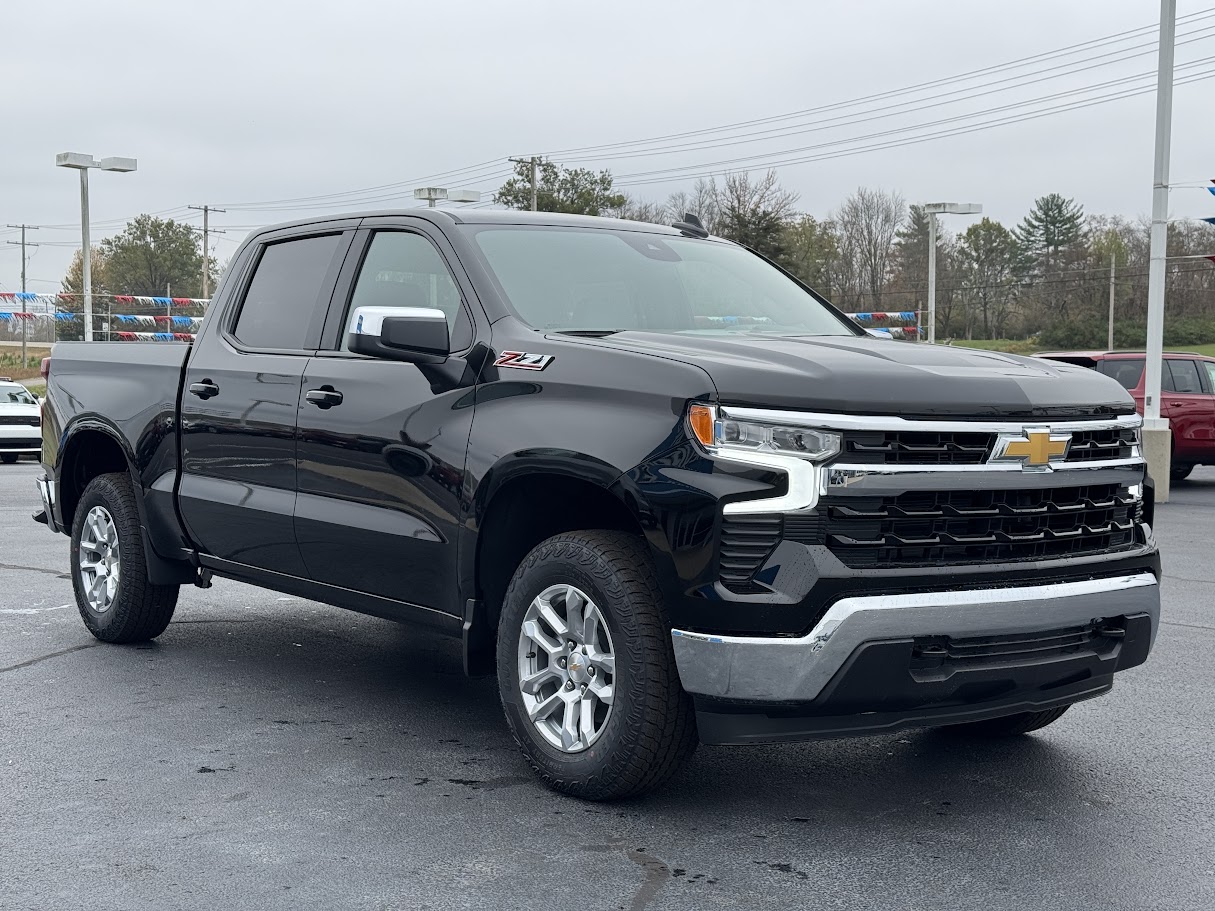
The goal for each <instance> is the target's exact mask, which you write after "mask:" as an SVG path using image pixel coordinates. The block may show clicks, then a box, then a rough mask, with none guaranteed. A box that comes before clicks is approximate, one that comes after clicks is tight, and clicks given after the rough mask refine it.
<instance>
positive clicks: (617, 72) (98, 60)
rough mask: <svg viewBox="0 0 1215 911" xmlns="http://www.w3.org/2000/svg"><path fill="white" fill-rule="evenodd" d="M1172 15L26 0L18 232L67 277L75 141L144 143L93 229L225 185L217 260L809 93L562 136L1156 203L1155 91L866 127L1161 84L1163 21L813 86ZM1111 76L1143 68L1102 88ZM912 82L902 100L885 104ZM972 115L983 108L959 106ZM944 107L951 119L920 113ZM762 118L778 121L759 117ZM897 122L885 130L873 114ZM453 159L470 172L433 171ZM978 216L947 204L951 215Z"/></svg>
mask: <svg viewBox="0 0 1215 911" xmlns="http://www.w3.org/2000/svg"><path fill="white" fill-rule="evenodd" d="M1178 7H1179V9H1178V15H1179V17H1180V21H1179V25H1178V33H1179V37H1178V48H1177V61H1178V65H1179V68H1178V73H1177V79H1178V80H1179V81H1180V80H1182V79H1184V78H1186V77H1187V76H1198V77H1201V76H1204V75H1205V74H1207V73H1210V74H1211V75H1212V76H1215V62H1212V63H1209V64H1202V63H1198V64H1197V65H1196V66H1192V67H1189V68H1183V67H1182V65H1183V64H1186V63H1189V62H1191V61H1200V60H1201V59H1202V58H1213V61H1215V0H1213V2H1212V3H1207V2H1206V0H1179V2H1178ZM1208 10H1210V11H1209V12H1207V11H1208ZM1158 16H1159V4H1158V3H1157V2H1155V0H1019V2H1017V3H1006V2H1000V3H997V2H995V0H799V2H777V0H770V2H760V0H750V2H741V0H736V2H725V0H695V2H683V0H679V2H670V0H662V2H658V0H645V2H634V0H615V2H608V3H604V2H599V3H583V2H578V0H533V2H531V3H526V4H520V3H509V4H508V3H502V2H490V0H446V2H433V0H432V2H425V3H416V2H408V0H395V2H391V0H344V2H342V3H333V2H325V3H315V2H301V0H293V2H268V0H256V2H255V0H237V2H233V0H209V2H207V3H198V2H187V0H177V2H165V0H144V2H135V0H108V2H103V3H99V2H96V0H88V2H81V0H57V2H54V3H51V2H44V0H5V2H4V9H3V13H0V21H3V26H4V28H3V32H4V35H5V42H4V45H5V47H4V51H3V53H0V77H2V78H0V82H2V84H3V85H4V87H5V89H4V95H3V103H2V104H0V115H2V118H3V119H2V120H0V130H2V131H3V142H0V239H3V240H13V239H15V238H16V232H14V231H13V230H11V229H6V228H3V227H2V225H3V224H5V223H10V222H13V223H17V222H26V223H29V224H40V225H47V226H48V227H45V228H43V229H42V230H40V231H35V232H31V235H30V237H31V239H32V240H36V241H38V242H39V243H43V244H44V245H43V246H41V247H38V248H37V249H36V251H35V252H34V253H33V258H32V259H31V261H30V266H29V276H30V283H29V290H31V291H56V290H58V283H59V280H60V279H61V278H62V276H63V274H64V271H65V269H66V267H67V265H68V262H69V260H70V257H71V253H72V247H73V245H78V244H79V241H80V229H79V219H80V209H79V205H80V201H79V193H78V183H77V177H76V174H75V173H74V172H68V171H66V170H64V169H58V168H55V167H54V166H53V162H54V157H55V153H57V152H62V151H78V152H86V153H92V154H94V155H96V156H97V157H103V156H109V155H116V156H130V157H135V158H138V160H139V170H138V172H136V173H133V174H108V173H101V172H96V171H94V172H92V175H91V182H92V196H91V200H92V223H93V239H94V242H96V241H97V240H98V239H99V238H101V237H103V236H105V235H107V234H111V233H114V232H115V231H117V230H119V229H120V228H121V226H122V224H123V223H124V222H125V221H126V220H127V219H128V218H130V217H132V216H134V215H136V214H138V213H140V212H157V213H160V212H164V213H168V214H170V215H173V216H177V217H181V216H185V217H187V218H189V220H191V221H192V222H195V223H198V222H200V221H201V217H200V214H199V213H196V212H190V211H189V210H184V209H183V208H182V207H184V206H187V205H198V204H202V203H208V204H211V205H217V206H227V208H228V211H227V212H226V213H224V214H217V215H215V216H214V218H213V220H212V224H213V225H215V226H217V227H221V228H222V227H228V228H229V231H228V233H227V234H225V235H223V236H222V237H219V238H217V241H216V248H215V249H216V253H217V254H218V255H219V257H220V259H221V261H222V260H226V259H227V258H228V257H229V256H230V255H231V253H232V252H233V251H234V250H235V248H236V245H237V244H238V243H239V242H240V240H241V239H242V238H243V237H244V235H245V234H246V233H247V232H248V230H249V228H250V227H253V226H257V225H261V224H267V223H272V222H276V221H283V220H286V219H290V218H294V217H297V216H302V215H306V214H310V213H311V212H315V211H324V212H337V211H342V210H343V209H359V208H387V207H392V206H395V205H400V206H411V205H414V201H413V199H412V194H411V192H410V188H412V187H413V186H417V185H421V184H424V183H435V184H438V185H444V186H450V187H453V188H455V187H471V188H476V189H480V190H482V191H484V192H485V193H486V195H487V196H488V195H490V194H492V192H493V190H494V189H495V188H496V187H497V186H498V185H499V184H500V183H501V174H502V172H504V171H505V169H506V168H507V167H509V165H507V163H506V162H505V159H506V158H507V157H508V156H511V155H528V154H532V153H550V152H556V151H559V150H569V149H576V148H581V147H588V146H603V145H606V144H624V143H630V142H633V143H635V142H637V141H639V140H647V139H651V138H654V137H662V136H669V135H671V134H683V133H688V132H691V131H709V130H711V129H713V128H719V127H725V126H728V125H730V124H738V123H742V122H749V121H756V120H762V119H764V118H772V117H777V116H779V115H783V114H790V113H794V112H798V111H812V113H807V114H804V115H801V116H800V117H794V118H788V119H784V120H779V121H772V122H768V123H761V124H752V125H751V126H748V127H745V128H738V129H736V130H734V131H730V132H720V131H719V132H698V133H696V134H695V135H693V136H688V137H684V138H680V139H671V140H666V141H664V142H661V143H655V144H654V145H658V146H662V147H663V148H664V151H663V153H662V154H653V155H650V156H648V157H641V156H637V154H636V153H637V151H638V149H639V147H638V146H636V145H633V146H626V145H619V146H617V147H616V148H613V149H608V150H605V151H601V152H595V153H589V154H597V155H601V156H603V157H600V158H596V159H592V158H590V157H588V153H581V154H578V155H577V156H575V153H572V152H569V153H566V154H564V155H555V156H554V157H555V158H556V159H558V160H570V159H573V158H574V157H579V158H585V159H586V160H583V161H579V162H578V164H579V165H580V166H586V167H594V168H601V167H606V168H610V169H611V170H612V171H613V173H614V174H615V175H617V176H618V178H619V183H621V184H623V185H625V189H627V191H628V192H629V193H631V194H633V195H635V196H638V197H640V198H654V199H661V198H664V197H665V196H666V195H667V194H668V193H670V192H671V191H673V190H678V189H686V188H689V187H690V185H691V183H692V182H693V180H694V175H695V174H697V173H706V172H709V171H721V170H724V169H725V168H726V167H728V166H727V165H722V164H718V163H719V162H724V161H729V160H733V159H739V158H746V157H747V156H756V155H761V154H769V153H782V154H773V158H772V159H771V160H784V159H790V158H807V157H811V156H819V159H820V160H817V161H808V162H801V163H795V164H786V165H782V166H780V167H779V168H778V171H779V174H780V177H781V180H782V182H783V183H784V184H785V185H786V186H787V187H789V188H790V189H792V190H795V191H797V192H798V193H800V194H801V199H800V203H799V205H800V207H801V208H802V209H803V210H805V211H807V212H810V213H812V214H815V215H826V214H827V213H829V212H830V211H831V210H832V209H833V208H834V207H835V206H837V205H838V204H839V202H840V201H841V200H842V199H843V198H844V197H845V196H846V195H847V194H848V193H849V192H851V191H852V190H854V189H855V188H856V187H858V186H861V185H868V186H881V187H884V188H887V189H895V190H898V191H900V192H901V193H902V194H903V195H904V196H905V197H906V198H907V199H908V200H909V201H935V200H949V201H974V202H980V203H982V204H983V205H984V207H985V212H986V214H988V215H990V216H992V217H994V218H997V219H999V220H1001V221H1004V222H1006V223H1009V224H1013V223H1015V222H1016V221H1018V220H1019V219H1020V218H1021V216H1022V215H1023V214H1024V213H1025V211H1026V209H1027V208H1028V207H1029V205H1030V204H1031V203H1032V201H1033V200H1034V198H1035V197H1037V196H1040V195H1042V194H1045V193H1049V192H1059V193H1063V194H1065V195H1067V196H1073V197H1075V198H1076V199H1077V200H1079V201H1080V202H1081V203H1082V204H1083V205H1084V207H1085V209H1086V210H1087V211H1088V212H1092V213H1118V214H1124V215H1130V216H1138V215H1142V214H1145V213H1147V212H1148V210H1149V208H1150V197H1151V178H1152V148H1153V145H1152V131H1153V122H1154V110H1155V107H1154V95H1153V93H1152V92H1151V91H1149V92H1147V93H1146V94H1142V95H1138V96H1135V97H1131V98H1128V99H1125V100H1119V101H1114V102H1111V103H1105V104H1097V105H1093V106H1091V107H1088V108H1084V109H1078V110H1071V111H1067V112H1064V113H1060V114H1055V115H1053V116H1047V117H1040V118H1037V119H1033V120H1027V121H1022V122H1019V123H1013V124H1010V125H1005V126H1000V127H997V128H993V129H985V130H978V131H975V132H971V133H968V134H963V135H955V136H952V137H944V138H936V139H933V140H931V141H923V142H916V143H913V144H908V145H903V146H896V147H887V148H884V149H877V150H871V151H866V152H858V151H856V149H857V148H858V147H862V146H865V145H875V144H881V143H889V142H890V141H892V140H899V139H918V138H921V137H923V136H925V135H929V134H932V133H939V132H941V131H944V130H949V129H960V128H961V129H966V128H970V127H972V126H975V125H978V124H980V123H982V122H984V121H988V120H991V119H995V118H999V117H1010V116H1024V115H1026V114H1034V113H1038V112H1041V111H1042V110H1043V109H1044V108H1046V107H1050V106H1057V105H1062V104H1075V103H1078V102H1087V101H1090V100H1094V99H1095V98H1097V97H1098V96H1100V95H1103V94H1108V93H1111V92H1116V91H1117V92H1121V91H1128V90H1135V89H1141V88H1149V89H1150V88H1152V87H1153V86H1154V73H1155V67H1156V57H1155V51H1154V45H1153V44H1152V42H1154V40H1155V32H1154V30H1152V31H1144V32H1140V33H1136V34H1134V35H1131V36H1128V37H1126V38H1124V39H1122V40H1120V41H1118V42H1116V43H1101V44H1093V45H1092V46H1090V47H1089V48H1085V49H1080V52H1078V53H1075V54H1072V55H1071V56H1066V57H1050V58H1043V59H1042V60H1040V61H1036V62H1031V65H1028V66H1022V67H1020V68H1017V69H1011V70H1000V71H996V72H993V73H990V74H986V75H981V76H979V77H975V78H972V79H971V80H969V81H964V82H959V81H943V82H941V83H939V84H938V85H936V86H934V87H931V88H927V89H922V90H919V91H917V92H915V93H911V94H903V95H898V96H894V97H885V98H883V99H876V100H871V101H868V102H865V103H864V104H861V105H856V106H852V107H838V108H832V109H831V110H828V111H822V110H817V111H815V109H821V108H823V107H824V106H827V105H835V104H837V103H841V102H852V101H856V100H857V99H861V98H865V97H867V96H872V95H887V93H891V92H897V91H899V90H901V89H906V88H907V87H909V86H914V85H917V84H920V83H924V82H930V81H935V80H949V79H950V77H953V76H957V75H960V74H964V73H967V72H970V71H974V70H978V69H981V68H985V67H992V66H995V65H998V64H1002V63H1006V62H1010V61H1016V60H1021V59H1023V58H1027V57H1031V56H1034V55H1039V54H1047V53H1049V52H1052V51H1056V50H1059V49H1061V48H1066V47H1068V46H1071V45H1076V44H1079V43H1082V42H1090V41H1097V40H1098V39H1102V38H1106V37H1108V36H1113V35H1116V34H1118V33H1122V32H1126V31H1129V30H1132V29H1139V28H1145V29H1146V27H1149V26H1152V25H1153V24H1154V23H1155V22H1156V21H1157V19H1158ZM1187 17H1188V18H1187ZM1182 42H1188V43H1186V44H1182ZM1132 54H1139V55H1140V56H1134V57H1132V56H1131V55H1132ZM1098 55H1106V56H1102V57H1100V58H1099V59H1098ZM1085 60H1087V61H1089V62H1088V63H1084V61H1085ZM1081 66H1085V67H1088V69H1084V70H1080V67H1081ZM1047 67H1054V68H1055V69H1052V70H1047ZM1139 74H1143V75H1144V78H1142V79H1139V80H1136V79H1134V78H1133V77H1136V76H1138V75H1139ZM1149 74H1150V75H1149ZM998 79H1003V80H1006V81H1005V82H1002V83H999V84H998V85H996V84H993V83H994V82H995V80H998ZM1030 79H1037V80H1040V81H1038V82H1034V83H1032V84H1027V83H1028V81H1029V80H1030ZM1113 80H1125V81H1121V82H1118V83H1116V84H1114V85H1109V86H1106V87H1105V88H1094V86H1096V85H1097V84H1099V83H1100V84H1104V83H1110V82H1111V81H1113ZM996 89H1002V90H1000V91H996ZM981 91H982V92H986V93H987V94H984V95H982V96H979V97H970V96H973V95H976V93H978V92H981ZM1068 92H1071V93H1073V94H1066V95H1065V94H1061V93H1068ZM944 93H954V94H952V95H945V94H944ZM1044 96H1058V97H1055V98H1053V100H1042V99H1043V97H1044ZM1212 97H1215V78H1210V77H1208V78H1206V79H1205V81H1198V82H1196V83H1194V84H1192V85H1179V86H1178V88H1177V90H1176V97H1175V111H1174V127H1173V155H1172V176H1173V179H1174V182H1190V183H1196V182H1197V181H1199V180H1202V179H1206V178H1210V177H1215V116H1213V115H1212V114H1211V111H1212V110H1215V105H1212V102H1211V98H1212ZM1022 102H1024V104H1021V105H1020V106H1017V107H1010V108H1007V109H1006V110H1003V111H999V112H992V111H991V109H992V108H995V107H1004V106H1007V105H1017V104H1018V103H1022ZM891 106H901V110H900V109H899V108H898V107H896V108H895V109H893V110H875V109H877V108H888V107H891ZM908 107H911V108H919V109H918V110H910V111H909V110H907V108H908ZM984 112H990V113H984ZM965 115H972V119H952V118H964V117H965ZM826 118H837V119H836V120H834V121H831V122H827V123H824V120H825V119H826ZM942 120H949V123H946V124H938V125H937V126H925V124H928V123H930V122H933V121H942ZM761 130H767V131H773V130H779V132H776V133H772V132H768V133H765V134H763V135H760V136H756V135H753V134H755V133H756V132H758V131H761ZM795 131H797V132H795ZM890 131H896V132H890ZM898 131H901V132H898ZM742 133H746V134H748V135H745V136H742V135H740V134H742ZM874 133H884V134H886V135H884V136H881V137H875V138H872V139H863V138H861V137H865V136H867V135H871V134H874ZM722 143H732V144H730V145H723V144H722ZM829 143H834V145H829ZM671 146H675V147H676V148H670V147H671ZM808 147H816V148H808ZM641 148H644V147H641ZM790 150H802V151H790ZM827 154H831V155H835V156H836V157H833V158H829V159H823V158H822V156H823V155H827ZM482 163H485V164H484V165H483V166H481V167H475V168H473V167H471V166H477V165H482ZM764 164H765V162H764V161H757V160H749V161H747V162H745V163H743V164H742V165H738V164H736V165H735V166H736V167H738V166H745V167H763V166H764ZM457 169H466V170H464V171H463V172H462V173H460V174H456V175H451V176H449V177H442V178H435V179H433V180H424V178H428V177H430V176H431V175H438V174H440V173H441V172H449V171H455V170H457ZM666 169H683V170H682V172H677V173H673V174H672V173H670V172H668V173H665V174H658V175H655V176H656V177H658V178H661V179H662V182H659V183H644V184H643V183H638V181H641V180H646V179H650V178H648V177H636V176H634V177H629V176H627V175H638V174H643V173H646V172H654V171H664V170H666ZM391 184H397V185H398V186H396V187H390V188H389V189H387V190H380V191H375V192H373V193H364V194H362V196H348V197H345V198H343V197H331V198H330V199H326V200H321V201H320V202H323V203H324V204H325V205H324V207H323V208H315V207H314V208H307V207H305V208H289V207H288V206H290V205H298V204H295V203H279V204H276V206H275V207H267V206H263V207H261V208H250V207H248V204H250V203H258V202H266V201H269V202H274V201H277V200H285V199H286V200H291V199H295V198H298V197H314V196H322V195H326V194H340V193H344V192H346V191H352V190H359V189H362V188H367V187H381V186H384V185H391ZM394 196H395V198H391V197H394ZM242 205H244V206H245V208H240V206H242ZM1172 210H1173V213H1174V214H1175V215H1178V216H1197V215H1211V214H1215V197H1212V196H1210V194H1208V193H1207V192H1205V190H1202V189H1201V188H1198V187H1193V188H1178V189H1175V190H1174V192H1173V195H1172ZM966 223H967V221H966V220H965V219H962V218H958V217H955V218H951V219H949V227H950V228H952V229H955V230H956V229H958V228H963V227H965V224H966ZM51 226H55V227H51ZM19 260H20V256H19V253H18V250H17V248H16V247H14V246H11V245H8V244H2V245H0V290H17V289H19V287H20V284H19V283H20V277H19V276H20V265H19Z"/></svg>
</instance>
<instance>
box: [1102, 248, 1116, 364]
mask: <svg viewBox="0 0 1215 911" xmlns="http://www.w3.org/2000/svg"><path fill="white" fill-rule="evenodd" d="M1116 262H1118V254H1116V253H1111V254H1110V332H1109V338H1108V339H1107V340H1106V343H1105V350H1106V351H1113V350H1114V264H1115V263H1116Z"/></svg>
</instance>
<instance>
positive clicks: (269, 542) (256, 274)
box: [180, 230, 353, 577]
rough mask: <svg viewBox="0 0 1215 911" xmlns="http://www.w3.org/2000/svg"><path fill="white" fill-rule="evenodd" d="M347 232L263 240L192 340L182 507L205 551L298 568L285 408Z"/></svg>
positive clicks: (290, 433) (295, 396) (291, 433)
mask: <svg viewBox="0 0 1215 911" xmlns="http://www.w3.org/2000/svg"><path fill="white" fill-rule="evenodd" d="M352 238H353V231H349V232H347V233H343V232H342V231H340V230H339V231H336V232H332V233H326V234H319V235H313V236H307V237H288V238H282V239H274V240H273V242H267V243H265V244H263V245H261V246H260V247H259V248H258V250H257V251H256V253H255V254H254V256H253V257H252V262H251V269H250V270H248V274H247V276H246V277H245V280H244V281H243V282H242V285H241V287H238V288H237V289H236V290H235V293H233V294H231V295H229V300H228V302H227V303H226V304H225V303H224V302H223V301H217V302H216V305H217V306H220V307H222V308H223V310H222V311H220V312H217V313H216V315H215V317H216V318H214V319H212V320H209V321H208V324H207V328H206V330H205V331H204V333H203V334H202V335H200V336H199V338H198V339H197V340H196V342H195V346H194V350H193V351H192V352H191V356H190V360H189V365H188V367H187V369H186V375H185V388H184V390H183V392H182V403H181V421H182V437H181V445H182V474H181V485H180V502H181V514H182V518H183V519H184V520H185V524H186V528H187V530H188V532H189V534H190V537H191V538H192V540H193V541H194V543H195V544H196V545H197V546H198V547H199V549H200V550H201V551H202V552H203V553H204V554H209V555H211V556H213V557H218V558H220V559H222V560H228V561H232V562H234V563H240V564H244V565H247V566H252V567H256V568H258V569H265V570H272V571H274V572H278V573H287V574H289V575H293V576H301V577H303V576H306V572H305V570H304V564H303V559H302V558H301V557H300V552H299V547H298V546H297V545H296V542H295V528H294V519H293V515H294V512H295V488H296V471H295V458H296V452H295V417H296V411H297V409H298V406H299V400H300V384H301V382H302V378H303V375H304V366H305V364H306V363H307V362H308V358H309V357H310V356H311V354H312V352H313V350H315V348H316V346H317V343H318V341H319V338H320V332H321V326H322V324H323V323H324V318H325V312H326V308H327V306H328V303H329V296H330V293H331V291H332V288H333V283H334V281H335V280H336V276H337V271H338V268H339V267H340V265H341V261H342V255H343V254H344V253H345V251H346V249H347V248H348V247H349V245H350V241H351V239H352Z"/></svg>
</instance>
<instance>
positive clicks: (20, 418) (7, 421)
mask: <svg viewBox="0 0 1215 911" xmlns="http://www.w3.org/2000/svg"><path fill="white" fill-rule="evenodd" d="M41 424H42V421H41V419H40V418H39V417H38V415H36V414H33V415H28V414H0V427H38V426H39V425H41Z"/></svg>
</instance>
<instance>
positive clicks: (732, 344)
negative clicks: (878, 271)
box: [597, 332, 1135, 418]
mask: <svg viewBox="0 0 1215 911" xmlns="http://www.w3.org/2000/svg"><path fill="white" fill-rule="evenodd" d="M597 342H598V343H599V344H604V345H608V346H611V347H618V348H626V349H629V350H633V351H640V352H646V353H650V354H654V355H658V356H661V357H667V358H672V359H675V360H682V361H685V362H687V363H689V364H696V365H697V366H699V367H702V368H703V369H704V370H706V371H707V372H708V373H709V376H710V377H711V378H712V380H713V383H714V385H716V387H717V391H718V395H719V397H720V400H721V402H722V403H723V404H734V405H754V406H768V407H777V408H795V409H799V410H802V411H830V412H840V413H844V414H897V415H902V416H906V417H909V416H920V417H937V416H943V415H951V416H959V417H995V416H1003V417H1043V418H1045V417H1080V416H1089V415H1110V414H1130V413H1133V412H1134V410H1135V403H1134V401H1132V399H1131V397H1130V395H1128V394H1127V392H1126V390H1125V389H1123V388H1122V386H1121V385H1119V384H1118V383H1117V382H1115V381H1114V380H1112V379H1110V378H1109V377H1107V376H1104V375H1103V374H1101V373H1098V372H1097V371H1095V370H1089V369H1086V368H1084V367H1076V366H1072V365H1070V364H1064V363H1061V362H1058V361H1046V360H1039V359H1036V358H1028V357H1018V356H1016V355H1011V354H999V353H996V352H992V351H979V350H976V349H973V348H954V347H948V346H942V345H926V344H920V343H911V342H896V341H885V340H881V339H876V338H871V337H866V336H857V337H851V336H802V337H792V338H772V337H764V336H743V335H736V336H735V335H730V336H707V335H662V334H658V333H648V332H619V333H616V334H615V335H611V336H608V337H606V338H602V339H598V340H597Z"/></svg>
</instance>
